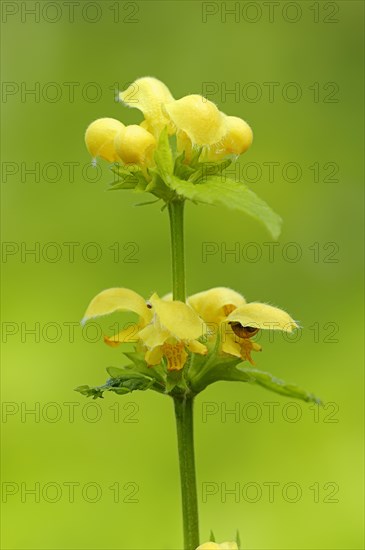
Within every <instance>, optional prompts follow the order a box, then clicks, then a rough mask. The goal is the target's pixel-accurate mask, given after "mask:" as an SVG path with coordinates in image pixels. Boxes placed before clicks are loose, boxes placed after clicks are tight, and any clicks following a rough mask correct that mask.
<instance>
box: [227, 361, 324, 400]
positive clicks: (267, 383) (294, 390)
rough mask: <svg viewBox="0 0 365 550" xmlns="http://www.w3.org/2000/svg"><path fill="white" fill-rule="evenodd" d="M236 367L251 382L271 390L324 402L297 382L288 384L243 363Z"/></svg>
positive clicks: (295, 397)
mask: <svg viewBox="0 0 365 550" xmlns="http://www.w3.org/2000/svg"><path fill="white" fill-rule="evenodd" d="M236 369H237V371H239V372H241V373H242V374H245V375H247V376H249V377H250V380H249V381H250V382H251V383H256V384H259V385H260V386H263V387H264V388H266V389H268V390H271V391H273V392H275V393H279V394H280V395H285V396H287V397H293V398H294V399H301V400H302V401H306V402H307V403H308V402H309V403H310V402H313V403H317V404H318V405H321V404H322V401H321V400H320V399H319V398H318V397H316V396H315V395H313V393H309V392H307V391H306V390H304V389H303V388H300V387H299V386H297V385H296V384H291V383H290V384H288V383H287V382H284V380H280V379H279V378H276V377H275V376H273V375H272V374H270V373H269V372H264V371H260V370H257V369H252V368H249V367H243V366H242V364H241V365H238V366H237V367H236Z"/></svg>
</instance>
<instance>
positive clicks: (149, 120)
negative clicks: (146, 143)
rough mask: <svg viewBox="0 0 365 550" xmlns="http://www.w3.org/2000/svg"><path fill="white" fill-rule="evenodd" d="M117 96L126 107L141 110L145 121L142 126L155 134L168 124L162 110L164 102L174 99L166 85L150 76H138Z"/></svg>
mask: <svg viewBox="0 0 365 550" xmlns="http://www.w3.org/2000/svg"><path fill="white" fill-rule="evenodd" d="M119 97H120V99H121V101H122V102H123V103H125V105H127V106H128V107H134V108H136V109H139V110H140V111H142V113H143V114H144V116H145V119H146V123H144V127H145V128H146V129H147V130H149V131H152V132H153V133H154V135H155V136H157V135H158V134H159V133H160V132H161V130H162V129H163V128H164V127H165V126H168V125H170V121H169V119H168V118H167V117H166V115H165V113H164V112H163V111H162V109H161V106H162V105H163V104H164V103H169V102H171V101H174V98H173V96H172V95H171V93H170V90H169V89H168V87H167V86H166V85H165V84H164V83H163V82H161V81H160V80H158V79H157V78H153V77H150V76H145V77H143V78H138V79H137V80H136V81H135V82H133V83H132V84H131V85H130V86H129V87H128V88H127V89H126V90H124V91H123V92H121V93H120V94H119Z"/></svg>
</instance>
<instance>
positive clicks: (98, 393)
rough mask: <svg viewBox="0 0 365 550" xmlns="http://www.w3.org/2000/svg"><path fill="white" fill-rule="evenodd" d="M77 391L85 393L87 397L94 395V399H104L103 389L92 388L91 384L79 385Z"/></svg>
mask: <svg viewBox="0 0 365 550" xmlns="http://www.w3.org/2000/svg"><path fill="white" fill-rule="evenodd" d="M75 391H77V392H79V393H81V395H85V397H92V398H93V399H97V398H98V397H99V398H100V399H103V390H102V389H101V388H90V386H78V387H77V388H75Z"/></svg>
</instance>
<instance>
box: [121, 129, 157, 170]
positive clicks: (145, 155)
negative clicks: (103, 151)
mask: <svg viewBox="0 0 365 550" xmlns="http://www.w3.org/2000/svg"><path fill="white" fill-rule="evenodd" d="M156 145H157V143H156V140H155V138H154V136H153V135H152V134H151V133H150V132H148V131H147V130H145V129H144V128H142V127H141V126H138V125H136V124H131V125H130V126H125V127H124V128H122V129H121V130H120V131H119V132H118V133H117V135H116V136H115V141H114V146H115V152H116V154H117V156H118V157H119V158H120V159H121V160H122V161H123V162H124V163H125V164H138V165H139V166H144V165H146V164H150V163H151V162H152V159H153V152H154V150H155V148H156Z"/></svg>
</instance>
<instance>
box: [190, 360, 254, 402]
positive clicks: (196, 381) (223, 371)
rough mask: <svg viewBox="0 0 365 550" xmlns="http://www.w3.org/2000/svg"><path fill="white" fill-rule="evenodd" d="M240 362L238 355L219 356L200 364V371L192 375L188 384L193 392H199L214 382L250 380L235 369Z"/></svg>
mask: <svg viewBox="0 0 365 550" xmlns="http://www.w3.org/2000/svg"><path fill="white" fill-rule="evenodd" d="M239 363H241V359H240V358H238V357H228V356H227V357H219V358H216V360H215V361H211V362H209V364H208V363H207V366H206V367H205V366H204V364H203V365H202V369H201V372H200V373H198V374H196V375H195V376H194V375H192V376H191V378H190V372H189V378H190V385H191V388H192V390H193V392H194V393H200V392H201V391H203V390H204V389H205V388H206V387H207V386H210V384H214V383H215V382H220V381H226V382H252V378H251V377H250V376H249V375H248V374H245V373H244V372H239V371H238V370H237V368H236V367H237V364H239Z"/></svg>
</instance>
